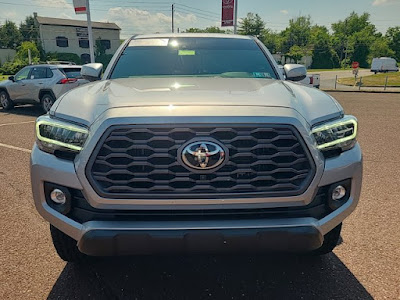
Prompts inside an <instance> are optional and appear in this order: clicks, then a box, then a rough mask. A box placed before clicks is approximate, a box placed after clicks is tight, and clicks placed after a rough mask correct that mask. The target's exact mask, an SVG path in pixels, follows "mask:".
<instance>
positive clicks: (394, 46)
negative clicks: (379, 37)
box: [386, 26, 400, 61]
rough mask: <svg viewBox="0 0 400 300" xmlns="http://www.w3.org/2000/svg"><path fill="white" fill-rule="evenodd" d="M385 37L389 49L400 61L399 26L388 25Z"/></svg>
mask: <svg viewBox="0 0 400 300" xmlns="http://www.w3.org/2000/svg"><path fill="white" fill-rule="evenodd" d="M386 38H387V39H388V44H389V47H390V49H391V50H393V52H394V55H393V56H394V57H395V58H396V60H397V61H400V26H397V27H390V28H389V29H388V30H387V32H386Z"/></svg>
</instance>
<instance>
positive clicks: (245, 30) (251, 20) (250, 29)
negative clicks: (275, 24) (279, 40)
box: [238, 13, 265, 36]
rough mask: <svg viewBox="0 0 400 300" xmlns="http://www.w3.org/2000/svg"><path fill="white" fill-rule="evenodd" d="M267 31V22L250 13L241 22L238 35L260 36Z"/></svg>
mask: <svg viewBox="0 0 400 300" xmlns="http://www.w3.org/2000/svg"><path fill="white" fill-rule="evenodd" d="M264 29H265V22H264V21H263V20H262V19H261V17H260V16H259V15H258V14H253V13H248V14H247V16H246V17H245V18H244V19H242V20H241V21H240V22H239V29H238V33H239V34H243V35H252V36H259V35H261V34H262V32H263V31H264Z"/></svg>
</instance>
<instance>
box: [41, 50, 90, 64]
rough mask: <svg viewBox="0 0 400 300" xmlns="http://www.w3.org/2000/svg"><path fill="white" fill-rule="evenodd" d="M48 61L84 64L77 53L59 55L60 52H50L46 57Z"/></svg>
mask: <svg viewBox="0 0 400 300" xmlns="http://www.w3.org/2000/svg"><path fill="white" fill-rule="evenodd" d="M46 60H47V61H54V60H56V61H70V62H74V63H76V64H77V65H80V64H81V63H82V61H81V58H80V57H79V56H78V55H77V54H75V53H58V52H48V53H47V55H46Z"/></svg>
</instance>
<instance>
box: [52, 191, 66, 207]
mask: <svg viewBox="0 0 400 300" xmlns="http://www.w3.org/2000/svg"><path fill="white" fill-rule="evenodd" d="M50 199H51V200H52V201H53V202H55V203H57V204H65V202H66V201H67V196H66V195H65V193H64V192H63V191H62V190H60V189H54V190H52V191H51V193H50Z"/></svg>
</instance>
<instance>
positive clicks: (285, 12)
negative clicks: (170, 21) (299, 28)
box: [280, 9, 289, 15]
mask: <svg viewBox="0 0 400 300" xmlns="http://www.w3.org/2000/svg"><path fill="white" fill-rule="evenodd" d="M280 13H281V14H284V15H287V14H288V13H289V11H287V10H286V9H282V10H281V11H280Z"/></svg>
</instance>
